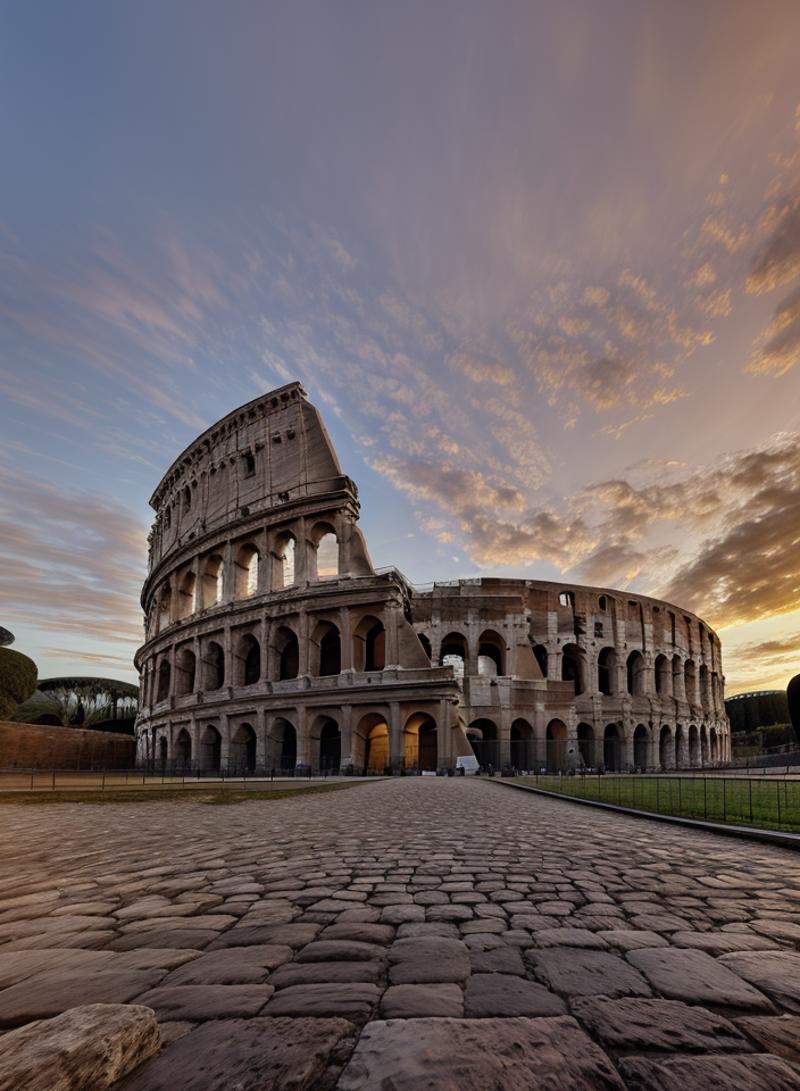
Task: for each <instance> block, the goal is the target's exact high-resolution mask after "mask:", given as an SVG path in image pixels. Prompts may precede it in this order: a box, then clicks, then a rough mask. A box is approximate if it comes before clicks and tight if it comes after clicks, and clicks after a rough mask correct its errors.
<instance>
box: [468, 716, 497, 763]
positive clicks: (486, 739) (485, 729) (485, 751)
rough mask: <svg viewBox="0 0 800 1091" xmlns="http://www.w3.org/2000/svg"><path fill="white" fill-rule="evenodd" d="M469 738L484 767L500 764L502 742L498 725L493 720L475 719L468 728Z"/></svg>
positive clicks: (476, 755)
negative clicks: (499, 737) (500, 741)
mask: <svg viewBox="0 0 800 1091" xmlns="http://www.w3.org/2000/svg"><path fill="white" fill-rule="evenodd" d="M467 738H468V739H469V741H470V745H471V746H472V749H473V751H474V752H475V757H476V758H477V759H478V764H479V765H480V766H481V767H482V768H488V767H489V766H492V768H493V769H496V768H497V767H498V766H499V764H500V743H499V739H498V733H497V727H496V725H495V724H494V723H493V722H492V721H491V720H473V721H472V723H471V724H470V725H469V727H468V728H467Z"/></svg>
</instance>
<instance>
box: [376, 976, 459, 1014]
mask: <svg viewBox="0 0 800 1091" xmlns="http://www.w3.org/2000/svg"><path fill="white" fill-rule="evenodd" d="M463 1014H464V994H463V992H462V991H461V989H460V987H459V986H458V985H455V984H452V983H450V984H444V985H391V986H390V987H389V988H388V989H387V990H386V992H385V993H384V994H383V996H382V997H381V1015H382V1016H383V1018H384V1019H414V1018H417V1017H427V1018H437V1019H443V1018H455V1019H458V1018H460V1017H461V1016H462V1015H463Z"/></svg>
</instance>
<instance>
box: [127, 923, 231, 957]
mask: <svg viewBox="0 0 800 1091" xmlns="http://www.w3.org/2000/svg"><path fill="white" fill-rule="evenodd" d="M217 936H218V933H217V932H212V931H211V930H210V929H207V928H170V929H164V930H163V931H162V930H161V929H159V928H154V929H152V931H147V932H126V933H125V935H124V936H118V937H117V938H116V939H115V940H113V941H112V942H111V943H109V945H108V948H109V950H112V951H134V950H135V949H136V948H137V947H172V948H176V947H191V948H193V949H194V950H198V951H199V950H201V949H202V948H204V947H207V946H208V944H209V943H210V942H211V941H212V940H215V939H216V938H217Z"/></svg>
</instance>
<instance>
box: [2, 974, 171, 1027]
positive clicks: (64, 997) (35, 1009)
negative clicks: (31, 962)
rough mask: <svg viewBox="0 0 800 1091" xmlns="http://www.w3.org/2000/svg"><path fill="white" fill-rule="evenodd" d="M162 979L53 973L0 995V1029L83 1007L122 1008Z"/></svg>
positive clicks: (31, 980) (154, 975) (143, 975)
mask: <svg viewBox="0 0 800 1091" xmlns="http://www.w3.org/2000/svg"><path fill="white" fill-rule="evenodd" d="M163 976H164V971H163V970H125V971H120V972H118V971H116V970H94V971H91V970H85V971H79V970H61V971H59V970H52V971H47V972H43V973H39V974H35V975H34V976H33V977H29V978H26V980H25V981H20V982H18V983H17V984H16V985H11V986H10V987H9V988H8V989H3V991H2V992H0V1027H16V1026H20V1024H22V1023H29V1022H30V1021H31V1020H32V1019H47V1018H49V1017H50V1016H53V1015H60V1014H61V1012H62V1011H66V1010H67V1008H74V1007H78V1006H79V1005H85V1004H125V1003H127V1002H128V1001H129V1000H133V998H134V997H136V996H140V995H141V994H142V993H143V992H145V991H146V990H147V989H149V988H151V987H152V986H153V985H155V984H156V983H157V982H158V981H160V980H161V978H162V977H163Z"/></svg>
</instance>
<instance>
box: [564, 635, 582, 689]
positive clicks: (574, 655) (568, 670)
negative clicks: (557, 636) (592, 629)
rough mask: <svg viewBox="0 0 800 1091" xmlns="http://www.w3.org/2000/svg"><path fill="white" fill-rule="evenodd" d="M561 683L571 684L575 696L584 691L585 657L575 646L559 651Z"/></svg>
mask: <svg viewBox="0 0 800 1091" xmlns="http://www.w3.org/2000/svg"><path fill="white" fill-rule="evenodd" d="M561 681H562V682H572V684H573V686H574V687H575V694H576V695H577V694H579V693H584V692H585V690H586V655H585V654H584V651H583V648H579V647H578V645H577V644H565V645H564V647H563V648H562V649H561Z"/></svg>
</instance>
